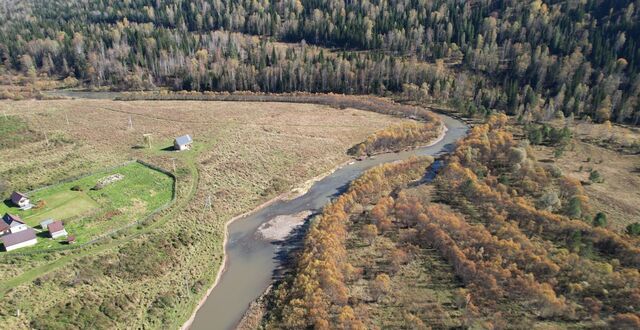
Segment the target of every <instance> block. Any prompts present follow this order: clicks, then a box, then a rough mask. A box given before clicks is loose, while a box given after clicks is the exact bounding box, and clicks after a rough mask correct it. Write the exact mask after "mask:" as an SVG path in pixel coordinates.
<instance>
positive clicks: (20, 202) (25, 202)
mask: <svg viewBox="0 0 640 330" xmlns="http://www.w3.org/2000/svg"><path fill="white" fill-rule="evenodd" d="M11 202H12V203H13V204H14V205H16V206H17V207H19V208H20V209H22V210H28V209H31V208H32V207H33V205H31V200H29V197H27V195H25V194H23V193H21V192H18V191H14V192H13V193H12V194H11Z"/></svg>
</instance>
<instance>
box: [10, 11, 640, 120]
mask: <svg viewBox="0 0 640 330" xmlns="http://www.w3.org/2000/svg"><path fill="white" fill-rule="evenodd" d="M639 7H640V4H639V3H638V1H632V0H620V1H605V0H585V1H546V2H543V1H540V0H535V1H515V0H511V1H509V0H482V1H454V0H411V1H410V0H405V1H379V0H374V1H337V0H330V1H319V0H277V1H274V2H269V1H238V0H228V1H221V0H215V1H210V0H198V1H181V0H174V1H169V0H153V1H152V0H127V1H108V0H89V1H79V0H71V1H62V0H50V1H41V0H30V1H7V2H4V3H3V6H2V7H1V8H0V13H1V14H0V18H1V19H2V21H3V22H4V23H3V24H2V26H1V27H0V57H1V59H2V69H3V70H4V71H5V72H19V73H21V74H24V75H26V76H30V77H37V76H42V75H47V76H49V77H54V78H59V79H64V78H67V77H71V78H75V79H77V80H79V81H80V82H81V83H82V84H85V85H86V86H88V87H104V86H107V87H109V88H112V89H117V90H144V89H153V88H156V87H168V88H170V89H174V90H197V91H238V90H246V91H261V92H290V91H308V92H339V93H347V94H371V93H377V94H385V93H387V92H405V93H408V94H411V95H413V96H415V97H419V98H420V99H421V100H437V101H438V102H443V101H444V102H451V104H453V105H455V106H456V107H459V108H461V109H463V110H464V111H467V112H470V113H480V114H483V113H487V112H489V109H492V110H493V109H497V110H499V111H503V112H505V113H507V114H510V115H518V116H525V117H527V118H532V119H535V120H545V119H550V118H555V117H557V116H560V115H561V114H562V115H564V116H565V117H566V116H571V115H573V116H575V117H577V118H586V117H587V116H588V117H590V118H592V119H594V120H596V121H598V122H604V121H607V120H610V121H612V122H618V123H632V124H638V123H639V122H640V110H639V103H638V102H639V101H638V96H639V94H640V77H639V76H638V72H639V71H640V48H638V44H639V40H640V19H639V15H640V12H639V11H640V9H639Z"/></svg>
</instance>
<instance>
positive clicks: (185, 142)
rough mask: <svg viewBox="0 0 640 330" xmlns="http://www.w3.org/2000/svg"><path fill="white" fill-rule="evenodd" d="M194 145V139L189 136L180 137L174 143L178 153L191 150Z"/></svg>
mask: <svg viewBox="0 0 640 330" xmlns="http://www.w3.org/2000/svg"><path fill="white" fill-rule="evenodd" d="M192 144H193V139H192V138H191V136H190V135H189V134H187V135H183V136H179V137H177V138H176V139H175V140H174V141H173V148H174V149H175V150H178V151H182V150H189V149H191V145H192Z"/></svg>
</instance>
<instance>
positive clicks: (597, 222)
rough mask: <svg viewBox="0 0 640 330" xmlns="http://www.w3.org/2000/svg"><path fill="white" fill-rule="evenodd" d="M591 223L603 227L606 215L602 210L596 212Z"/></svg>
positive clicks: (605, 223)
mask: <svg viewBox="0 0 640 330" xmlns="http://www.w3.org/2000/svg"><path fill="white" fill-rule="evenodd" d="M593 225H594V226H595V227H605V226H606V225H607V215H606V214H604V213H602V212H598V214H596V216H595V217H594V218H593Z"/></svg>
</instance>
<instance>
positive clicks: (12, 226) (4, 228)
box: [0, 213, 29, 236]
mask: <svg viewBox="0 0 640 330" xmlns="http://www.w3.org/2000/svg"><path fill="white" fill-rule="evenodd" d="M28 228H29V226H27V224H25V223H24V222H23V221H22V219H20V217H19V216H17V215H13V214H9V213H5V215H4V216H2V221H0V236H2V235H7V234H15V233H17V232H20V231H23V230H26V229H28Z"/></svg>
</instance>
